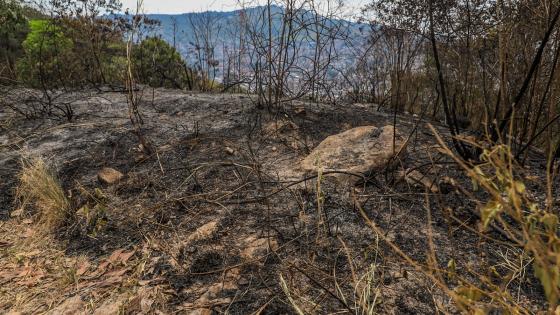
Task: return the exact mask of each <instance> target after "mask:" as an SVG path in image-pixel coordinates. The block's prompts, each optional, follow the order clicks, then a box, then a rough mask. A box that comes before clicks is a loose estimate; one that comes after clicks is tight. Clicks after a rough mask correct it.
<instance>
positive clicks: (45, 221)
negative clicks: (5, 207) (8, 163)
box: [16, 158, 71, 230]
mask: <svg viewBox="0 0 560 315" xmlns="http://www.w3.org/2000/svg"><path fill="white" fill-rule="evenodd" d="M19 182H20V184H19V187H18V189H17V193H16V197H17V200H19V202H20V203H21V208H22V209H24V210H28V208H29V206H30V205H32V206H33V208H34V210H36V211H37V216H38V219H39V224H40V225H41V226H43V227H45V228H46V229H48V230H54V229H56V228H58V227H60V226H62V225H63V224H64V222H65V221H66V220H67V219H68V217H69V215H70V213H71V212H70V210H71V207H70V201H69V200H68V198H67V197H66V195H65V193H64V190H63V189H62V186H61V184H60V181H59V180H58V178H57V176H56V175H55V174H54V173H53V172H52V170H50V169H49V167H48V166H47V164H46V163H45V161H44V160H43V159H41V158H36V159H33V160H25V159H24V160H23V161H22V170H21V173H20V174H19Z"/></svg>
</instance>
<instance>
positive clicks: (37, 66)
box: [18, 20, 78, 87]
mask: <svg viewBox="0 0 560 315" xmlns="http://www.w3.org/2000/svg"><path fill="white" fill-rule="evenodd" d="M29 29H30V32H29V33H28V34H27V37H26V39H25V41H24V42H23V50H24V52H25V57H24V58H22V59H21V60H20V61H19V63H18V75H19V78H20V79H21V80H22V81H23V82H25V83H27V84H29V85H31V86H35V87H39V86H43V87H58V86H61V85H64V83H65V82H69V81H72V80H76V79H77V78H78V75H77V73H75V71H74V70H75V60H76V58H75V56H74V54H73V51H72V49H73V47H74V44H73V42H72V40H71V39H70V38H68V37H67V36H66V35H65V34H64V32H63V29H62V28H61V27H60V26H58V25H56V24H55V23H54V21H52V20H32V21H30V22H29Z"/></svg>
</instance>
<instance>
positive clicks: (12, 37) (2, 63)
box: [0, 0, 28, 83]
mask: <svg viewBox="0 0 560 315" xmlns="http://www.w3.org/2000/svg"><path fill="white" fill-rule="evenodd" d="M0 25H2V27H0V83H10V82H14V79H15V78H16V75H15V72H16V70H15V64H16V60H17V57H18V56H20V55H21V54H22V47H21V43H22V42H23V40H24V39H25V36H26V34H27V31H28V27H27V19H26V17H25V14H24V8H23V7H21V6H20V5H19V4H18V2H16V1H11V0H0Z"/></svg>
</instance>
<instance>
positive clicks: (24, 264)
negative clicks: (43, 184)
mask: <svg viewBox="0 0 560 315" xmlns="http://www.w3.org/2000/svg"><path fill="white" fill-rule="evenodd" d="M33 93H37V92H36V91H29V90H14V91H11V92H10V93H8V94H6V95H7V96H6V97H5V98H4V102H11V104H15V105H16V106H22V107H24V106H32V103H33V101H32V100H27V101H25V102H24V100H25V99H26V97H27V96H26V95H27V94H33ZM15 96H17V97H15ZM31 99H32V98H31ZM17 102H20V103H17ZM54 102H55V103H57V102H58V104H67V105H68V104H69V106H71V107H72V108H73V111H74V113H75V117H74V118H73V120H72V121H71V122H67V121H64V119H62V118H57V117H56V116H54V115H51V116H44V117H35V118H24V117H22V115H20V114H18V113H16V112H14V111H13V110H12V109H10V108H9V107H6V106H4V107H3V108H2V109H0V111H1V113H0V119H1V121H2V125H1V127H0V128H1V129H0V176H1V178H2V181H0V312H10V311H12V312H23V313H29V314H31V313H45V312H50V313H52V314H62V313H64V312H72V311H78V310H79V311H80V312H81V311H85V312H87V313H96V314H111V313H118V312H123V313H146V314H151V313H158V312H159V313H162V314H171V313H182V314H221V313H230V314H291V313H296V312H297V311H296V308H299V309H300V310H301V311H302V312H303V313H305V314H334V313H337V314H345V313H346V314H350V313H356V314H358V313H359V314H369V313H367V307H368V306H371V309H372V310H374V311H375V312H376V313H382V314H385V313H394V314H403V313H414V314H434V313H437V312H452V313H453V312H456V308H455V306H453V305H452V304H451V303H449V298H448V297H447V296H446V295H445V294H444V293H443V292H442V291H441V289H439V288H438V287H437V286H436V285H435V284H434V283H433V282H432V281H430V280H429V279H428V278H427V277H426V276H425V275H424V274H423V273H422V272H419V271H417V270H415V268H413V267H412V266H410V264H408V263H407V262H406V261H405V260H404V259H403V257H402V256H400V255H398V254H396V253H395V252H394V251H393V250H392V249H391V248H390V247H389V246H388V245H387V244H386V243H385V241H384V240H389V241H391V242H393V243H394V244H395V245H397V246H399V247H400V248H401V249H402V250H403V252H404V253H405V254H406V255H408V256H409V257H411V258H412V259H414V260H415V261H417V262H418V263H419V264H420V265H425V264H427V261H428V256H429V255H428V253H429V251H430V246H429V238H431V239H432V241H433V244H434V246H435V252H436V253H437V255H436V256H437V257H436V259H437V263H438V264H439V265H440V266H441V268H442V269H445V268H446V266H447V264H448V262H449V261H451V260H453V261H455V262H456V263H457V267H456V270H457V272H461V270H469V271H470V270H477V268H486V267H488V266H490V265H492V266H493V265H496V266H497V265H499V264H500V263H501V262H502V259H503V257H504V255H510V256H511V255H516V254H517V252H516V251H518V249H516V248H514V247H510V246H507V245H506V243H504V242H503V243H499V242H489V241H486V240H485V239H484V238H482V237H480V236H479V235H477V234H476V233H473V231H472V230H477V229H478V227H477V221H478V217H477V216H476V205H475V203H474V202H473V201H471V200H468V199H467V198H465V197H464V196H462V195H461V194H459V193H458V192H457V191H455V190H454V189H453V188H452V187H451V188H445V187H442V188H441V189H440V192H437V193H433V192H427V190H426V187H423V186H422V185H411V184H407V183H406V182H399V181H396V180H395V173H397V172H398V171H399V170H403V169H418V170H419V171H421V172H422V174H424V175H425V176H427V177H429V178H430V179H432V180H434V181H437V182H439V179H441V178H444V177H446V176H447V177H452V178H454V179H456V180H457V181H459V182H464V183H465V185H468V183H469V180H468V179H467V178H466V177H465V176H464V175H463V174H462V172H461V171H459V170H458V169H457V167H456V166H455V165H454V164H453V163H451V160H450V159H449V158H448V157H446V156H445V155H444V154H442V153H441V152H439V151H438V150H437V148H438V145H437V144H436V141H435V140H434V138H433V136H432V134H431V132H430V131H429V129H428V128H427V127H426V122H425V121H420V122H419V121H418V119H419V118H418V117H413V116H400V115H399V116H397V117H396V121H397V129H398V130H399V132H401V133H402V134H403V135H405V136H406V137H407V138H408V139H409V141H410V142H409V145H408V154H407V155H406V158H404V159H403V160H401V161H400V162H399V165H398V166H397V167H396V168H394V169H387V170H384V171H380V172H378V173H376V174H372V177H371V179H370V180H369V181H368V182H367V183H363V184H361V185H358V186H356V187H348V186H344V185H341V184H339V183H337V182H336V181H334V180H331V179H329V178H325V179H323V180H322V181H320V182H319V183H320V184H319V185H318V182H317V177H316V176H313V174H305V173H304V172H303V171H301V169H300V167H299V163H300V161H301V160H302V159H303V158H305V157H306V155H307V154H309V152H310V151H311V150H312V149H313V148H314V147H315V146H316V145H317V144H319V143H320V142H321V141H322V140H323V139H325V138H326V137H327V136H329V135H333V134H337V133H340V132H342V131H345V130H348V129H350V128H352V127H357V126H364V125H375V126H379V127H382V126H385V125H390V124H393V119H394V117H393V116H392V114H389V113H385V112H384V111H383V110H378V109H377V107H376V106H373V105H369V104H344V105H342V104H341V105H332V104H331V105H327V104H316V103H311V102H300V101H293V102H286V103H284V104H282V106H281V109H274V110H271V111H269V110H267V109H257V107H256V106H255V102H254V99H253V98H252V97H251V96H247V95H233V94H199V93H186V92H182V91H177V90H164V89H156V90H152V89H145V90H143V92H142V102H141V104H140V112H141V114H142V118H143V121H144V124H143V126H142V130H143V134H144V135H145V137H146V139H147V140H148V141H149V143H150V145H151V147H152V148H153V149H154V150H153V151H154V152H152V153H151V154H146V153H145V152H144V151H143V150H142V148H141V147H139V145H138V139H137V136H136V134H135V133H134V132H133V130H134V129H133V128H132V126H131V123H130V119H129V116H128V107H127V102H126V96H125V95H124V94H121V93H116V92H95V91H92V92H80V93H73V94H69V95H62V96H60V97H59V98H57V99H56V100H55V101H54ZM36 106H40V105H36ZM25 108H29V107H25ZM54 113H55V114H56V110H55V111H54ZM415 127H416V128H415ZM440 130H441V131H442V132H443V131H444V129H443V128H440ZM37 157H42V158H43V159H44V160H45V161H47V163H48V164H49V165H50V167H51V168H52V169H53V170H54V172H55V173H56V174H57V176H58V178H59V179H60V181H61V183H62V186H63V188H64V190H65V191H66V192H67V194H68V196H69V198H70V200H72V203H73V205H74V206H75V208H76V209H83V206H84V205H86V204H88V205H89V206H90V208H91V209H94V210H95V209H96V210H95V211H96V212H95V215H96V218H95V222H93V225H92V222H91V216H84V214H83V213H81V214H80V215H76V219H75V222H73V223H72V224H68V225H67V226H65V227H64V228H61V229H60V230H59V231H56V232H55V233H50V235H49V236H48V237H46V238H42V239H37V237H35V235H36V231H35V230H36V229H37V228H36V224H35V222H34V220H35V218H36V216H35V214H34V213H33V211H32V209H31V211H24V212H23V213H22V211H21V210H20V209H19V204H18V202H17V200H15V199H16V188H17V185H18V173H19V172H20V169H21V167H22V163H24V162H22V161H32V160H33V159H34V158H37ZM104 167H111V168H114V169H116V170H118V171H120V172H122V173H123V174H124V175H125V177H124V178H123V179H122V180H121V181H119V182H118V183H117V184H115V185H110V186H107V185H102V184H100V183H99V181H98V179H97V173H98V172H99V171H100V170H101V169H102V168H104ZM303 179H306V180H303ZM91 196H95V197H91ZM360 208H361V209H363V211H364V212H365V214H366V215H367V216H368V217H369V218H370V219H371V220H372V221H373V222H375V224H376V225H377V226H378V227H379V229H380V230H381V231H383V235H379V234H377V233H375V232H374V231H373V230H372V229H371V228H370V227H369V226H368V225H367V224H366V222H365V220H364V218H363V214H362V213H361V212H360ZM428 210H429V211H430V212H431V220H429V219H428ZM93 212H94V211H92V212H91V213H93ZM88 215H89V214H88ZM429 226H431V228H428V227H429ZM465 226H467V227H470V228H472V230H469V229H466V228H465ZM489 233H490V235H491V237H493V238H497V239H499V238H500V235H499V234H497V233H494V234H495V235H493V234H492V231H490V232H489ZM487 252H491V253H494V255H492V256H491V257H488V256H487V255H486V254H485V253H487ZM500 266H501V265H500ZM498 272H499V268H498ZM457 285H458V284H457ZM509 285H511V286H515V287H518V292H519V296H518V301H519V303H520V304H522V305H525V306H526V307H529V308H535V309H538V308H540V306H539V305H542V301H541V300H540V299H538V298H535V297H536V296H542V289H541V288H540V286H539V285H538V282H536V280H535V279H533V278H532V277H531V276H530V275H528V276H525V277H520V278H518V279H514V280H512V282H511V284H509Z"/></svg>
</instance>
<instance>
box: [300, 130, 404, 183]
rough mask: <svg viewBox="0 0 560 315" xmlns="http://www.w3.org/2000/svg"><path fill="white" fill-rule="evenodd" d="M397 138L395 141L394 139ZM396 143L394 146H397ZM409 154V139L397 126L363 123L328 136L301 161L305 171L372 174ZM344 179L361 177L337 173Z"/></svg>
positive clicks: (340, 178) (338, 176) (354, 179)
mask: <svg viewBox="0 0 560 315" xmlns="http://www.w3.org/2000/svg"><path fill="white" fill-rule="evenodd" d="M393 137H394V138H395V139H394V142H393ZM393 144H394V147H393ZM405 154H406V140H405V139H404V137H403V136H402V135H400V134H399V133H398V132H397V133H395V129H394V127H393V126H385V127H383V128H377V127H375V126H363V127H357V128H353V129H350V130H347V131H345V132H343V133H340V134H336V135H332V136H329V137H327V138H326V139H325V140H323V142H321V143H320V144H319V145H318V146H317V147H316V148H315V149H314V150H313V151H312V152H311V154H309V155H308V156H307V157H306V158H305V159H304V160H303V161H302V163H301V166H302V168H303V170H304V171H307V172H317V171H318V168H319V167H321V168H322V169H323V171H324V172H328V171H343V172H348V173H354V174H360V175H363V176H369V175H370V173H371V172H372V171H376V170H381V169H383V168H385V167H387V166H389V164H391V163H392V162H396V161H398V159H397V157H398V158H401V157H403V156H404V155H405ZM333 176H335V177H336V178H337V179H338V180H340V181H342V182H350V183H354V184H355V183H356V182H357V181H359V180H360V178H359V177H356V176H352V175H345V174H334V175H333Z"/></svg>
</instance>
